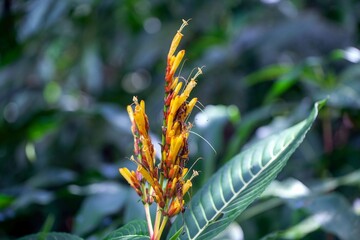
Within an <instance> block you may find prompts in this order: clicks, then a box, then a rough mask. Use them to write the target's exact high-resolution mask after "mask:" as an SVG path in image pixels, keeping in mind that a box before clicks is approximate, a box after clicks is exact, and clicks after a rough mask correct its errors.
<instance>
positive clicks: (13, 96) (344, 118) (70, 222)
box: [0, 0, 360, 239]
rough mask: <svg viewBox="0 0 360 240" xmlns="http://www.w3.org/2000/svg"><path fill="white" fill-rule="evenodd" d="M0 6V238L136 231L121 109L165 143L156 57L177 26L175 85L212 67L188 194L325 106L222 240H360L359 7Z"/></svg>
mask: <svg viewBox="0 0 360 240" xmlns="http://www.w3.org/2000/svg"><path fill="white" fill-rule="evenodd" d="M0 8H1V9H0V171H1V175H0V238H1V239H14V238H16V237H20V236H23V235H26V234H31V233H35V232H38V231H63V232H72V233H75V234H78V235H80V236H82V237H85V238H88V239H99V238H101V237H103V236H104V235H106V234H107V233H108V232H109V231H111V230H113V229H116V228H118V227H119V226H122V225H123V224H124V223H125V222H128V221H130V220H132V219H135V218H143V216H144V214H143V209H142V207H141V203H140V202H138V198H137V195H136V194H135V193H134V191H132V190H131V189H130V188H129V187H128V185H127V184H126V182H125V181H124V179H122V178H121V177H120V175H119V173H118V168H119V167H123V166H130V167H134V166H132V164H131V162H130V161H128V158H129V156H131V154H132V136H131V133H130V127H129V126H130V123H129V120H128V117H127V114H126V111H125V107H126V105H127V104H129V103H131V100H132V96H133V95H136V96H138V97H139V98H141V99H144V100H145V101H146V103H147V113H148V115H149V118H150V121H151V123H150V124H151V130H152V132H153V135H154V141H155V142H160V141H159V137H158V136H159V134H160V129H161V128H160V126H161V117H162V115H161V109H162V101H163V99H162V97H161V96H162V94H163V82H164V80H163V78H164V71H165V59H166V54H167V51H168V47H169V44H170V42H171V39H172V37H173V35H174V33H175V31H176V30H177V29H178V27H179V26H180V24H181V19H182V18H184V19H188V18H192V20H191V22H190V26H189V27H187V28H186V29H185V31H184V33H185V37H184V40H183V42H182V45H181V48H185V49H186V51H187V53H186V58H187V61H186V63H185V65H184V66H183V68H182V73H181V74H182V76H184V77H185V78H186V77H187V76H189V74H190V73H191V71H192V70H193V68H194V67H197V66H205V68H204V75H202V76H201V77H200V79H199V81H198V86H197V88H196V89H195V91H194V94H193V96H195V95H196V96H198V97H199V100H200V101H201V103H202V105H204V106H206V107H205V108H204V107H202V106H199V107H200V108H201V109H202V110H201V111H200V110H196V111H195V112H194V113H193V116H192V121H193V122H194V128H193V132H195V133H194V134H193V135H192V136H191V139H190V144H191V149H190V150H191V162H195V160H196V159H198V158H201V159H200V160H199V161H198V162H197V164H196V169H198V170H199V171H200V172H201V173H200V176H199V177H197V179H196V180H195V186H194V188H193V190H192V191H193V192H195V191H196V189H198V188H199V186H201V185H202V184H203V183H204V182H205V181H206V179H207V178H208V177H209V176H211V174H212V173H213V172H214V171H216V169H218V168H219V166H221V165H222V164H224V163H225V162H226V161H227V160H229V159H230V158H231V157H232V156H233V155H234V154H236V153H238V152H239V151H240V150H241V149H244V148H246V147H247V146H248V145H249V144H251V143H252V142H254V141H257V140H258V139H261V138H264V137H266V136H268V135H269V134H271V133H274V132H278V131H280V130H282V129H285V128H287V127H289V126H291V125H292V124H294V123H296V122H297V121H299V120H301V119H303V118H304V117H305V116H307V113H308V111H309V109H310V107H311V105H312V103H313V102H314V101H316V100H319V99H322V98H324V97H329V100H328V104H327V107H326V108H325V109H324V110H323V111H322V112H321V116H320V119H319V120H318V121H317V124H316V125H315V126H314V128H313V129H312V130H311V131H310V133H309V134H308V136H307V138H306V139H305V141H304V143H303V144H302V145H301V147H300V148H299V150H298V151H297V152H296V153H295V155H294V156H293V157H292V158H291V159H290V161H289V164H288V165H287V166H286V167H285V169H284V171H283V172H282V174H281V175H280V176H279V177H278V179H279V180H278V181H275V182H274V184H272V185H271V186H270V187H269V189H268V191H267V192H266V193H265V194H264V195H263V196H262V197H261V198H260V199H259V200H258V201H256V203H254V204H253V205H252V206H251V207H250V208H249V209H248V210H247V211H246V212H245V213H244V214H242V215H241V216H240V218H239V219H237V222H236V223H234V224H233V225H231V227H230V228H229V230H228V231H226V232H225V233H224V235H226V237H227V239H260V238H261V237H264V236H267V238H268V239H278V238H283V239H284V238H285V239H356V238H354V234H353V232H354V231H353V230H354V228H356V227H357V226H359V224H360V217H359V214H360V194H359V192H360V191H359V189H360V170H359V169H360V159H359V156H360V134H359V133H360V112H359V108H360V80H359V78H360V64H359V61H360V50H359V49H358V47H359V46H360V38H359V33H360V2H359V1H356V0H344V1H332V0H261V1H260V0H256V1H255V0H247V1H245V0H243V1H235V0H225V1H216V0H207V1H205V0H199V1H191V0H184V1H173V0H172V1H165V0H102V1H101V0H63V1H57V0H28V1H25V0H3V1H2V2H1V6H0ZM197 134H199V135H201V136H202V137H203V138H205V139H206V140H207V141H208V142H209V143H210V144H211V146H210V144H208V143H207V142H206V141H204V140H203V139H202V138H201V137H198V136H197ZM211 147H214V148H215V150H216V152H215V151H213V150H212V148H211ZM189 197H190V198H191V194H190V196H189ZM279 230H282V231H281V232H278V231H279ZM220 239H225V236H223V238H220Z"/></svg>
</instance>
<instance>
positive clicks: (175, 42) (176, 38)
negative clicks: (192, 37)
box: [168, 31, 184, 59]
mask: <svg viewBox="0 0 360 240" xmlns="http://www.w3.org/2000/svg"><path fill="white" fill-rule="evenodd" d="M183 36H184V35H183V34H182V33H181V32H180V31H177V33H176V34H175V36H174V38H173V40H172V42H171V45H170V50H169V53H168V59H170V58H171V57H172V56H173V55H174V53H175V51H176V49H177V47H178V46H179V43H180V41H181V39H182V37H183Z"/></svg>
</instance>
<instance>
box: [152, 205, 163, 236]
mask: <svg viewBox="0 0 360 240" xmlns="http://www.w3.org/2000/svg"><path fill="white" fill-rule="evenodd" d="M161 215H162V214H161V211H160V207H159V205H158V206H157V209H156V218H155V224H154V238H153V239H154V240H157V239H160V238H158V232H159V225H160V222H161Z"/></svg>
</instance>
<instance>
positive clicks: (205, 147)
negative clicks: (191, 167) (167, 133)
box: [193, 105, 240, 180]
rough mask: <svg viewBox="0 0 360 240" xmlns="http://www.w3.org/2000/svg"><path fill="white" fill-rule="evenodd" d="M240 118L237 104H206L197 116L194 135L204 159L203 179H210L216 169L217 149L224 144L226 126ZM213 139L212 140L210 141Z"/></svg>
mask: <svg viewBox="0 0 360 240" xmlns="http://www.w3.org/2000/svg"><path fill="white" fill-rule="evenodd" d="M239 119H240V113H239V110H238V109H237V108H236V107H235V106H222V105H218V106H211V105H210V106H206V107H205V109H204V110H203V111H201V112H200V113H198V114H196V116H195V128H194V131H193V135H195V134H198V136H194V138H196V140H197V142H198V145H199V148H200V151H201V154H200V155H201V156H202V157H203V158H204V159H206V161H203V172H204V176H203V179H204V180H206V179H208V178H209V177H210V176H211V174H212V173H213V172H214V170H215V165H216V163H215V158H216V153H217V151H220V150H221V147H222V146H223V145H224V138H225V136H224V128H225V125H226V123H228V122H230V121H238V120H239ZM209 141H211V142H209Z"/></svg>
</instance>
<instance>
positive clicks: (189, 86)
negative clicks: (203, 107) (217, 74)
mask: <svg viewBox="0 0 360 240" xmlns="http://www.w3.org/2000/svg"><path fill="white" fill-rule="evenodd" d="M195 86H196V82H195V79H194V78H192V79H191V80H190V82H189V83H188V84H187V85H186V88H185V90H184V92H183V93H182V94H181V95H180V97H186V98H188V97H189V96H190V93H191V91H192V90H193V88H194V87H195Z"/></svg>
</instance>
